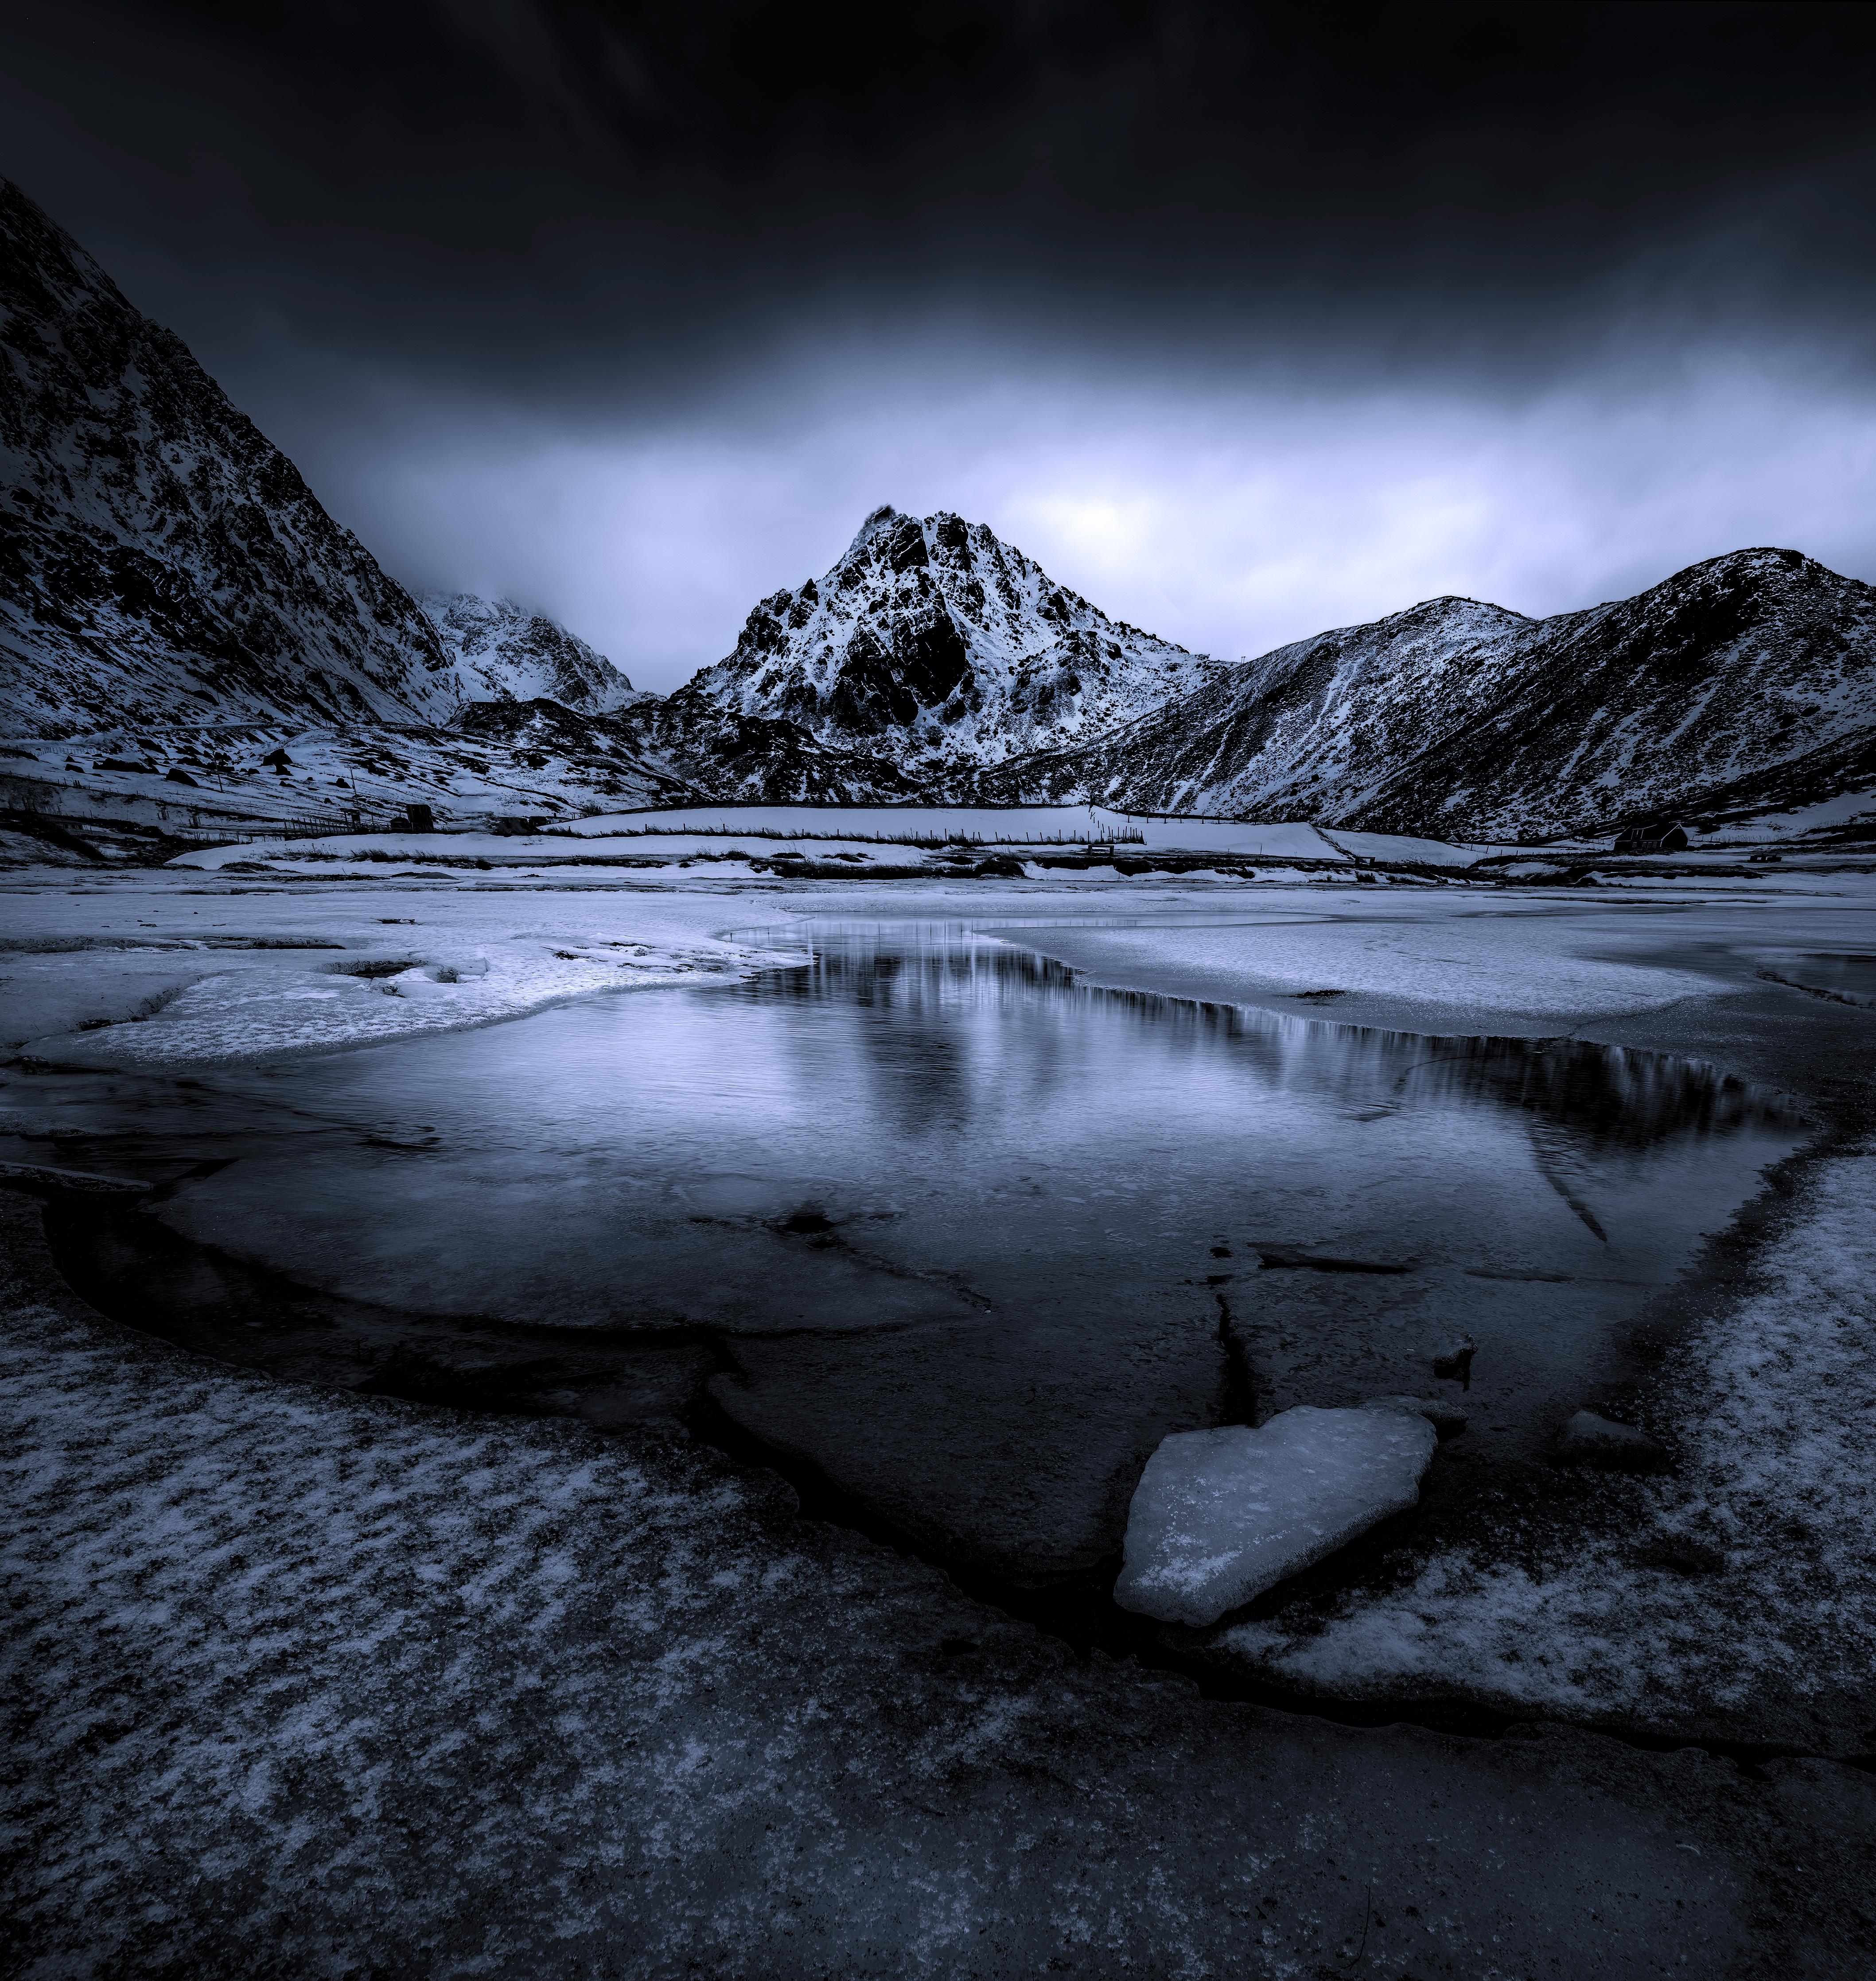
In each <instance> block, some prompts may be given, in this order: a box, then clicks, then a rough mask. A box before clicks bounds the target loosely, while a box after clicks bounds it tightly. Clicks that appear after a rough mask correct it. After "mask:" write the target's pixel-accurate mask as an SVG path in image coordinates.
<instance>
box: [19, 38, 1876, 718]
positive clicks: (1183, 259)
mask: <svg viewBox="0 0 1876 1981" xmlns="http://www.w3.org/2000/svg"><path fill="white" fill-rule="evenodd" d="M0 62H3V64H4V74H3V75H0V133H4V137H3V138H0V146H3V147H4V155H0V170H4V171H6V172H8V174H9V175H11V176H13V177H15V178H17V179H18V181H20V182H21V183H22V185H24V186H25V188H26V190H27V191H28V192H29V193H31V194H32V195H34V196H35V198H38V199H39V200H40V201H42V203H43V204H44V205H45V206H46V207H47V208H48V211H51V212H52V215H53V216H54V217H55V218H57V219H58V220H59V221H62V223H63V224H64V225H66V226H68V228H71V229H72V231H74V232H75V233H76V234H77V235H78V236H79V238H81V239H82V240H83V241H85V243H86V245H88V246H90V247H91V248H92V249H93V250H94V251H95V252H96V253H97V254H98V255H99V256H100V258H101V259H102V260H103V261H105V264H106V265H107V266H108V267H109V268H111V269H112V271H113V272H114V273H115V275H117V276H118V278H119V280H120V281H121V282H122V285H123V286H124V287H125V289H126V290H127V291H128V293H129V294H130V295H132V299H133V300H134V301H136V302H138V304H139V305H141V306H142V307H143V308H145V309H146V310H148V311H149V312H150V313H151V314H152V315H156V316H158V317H159V318H162V319H164V320H165V321H168V322H170V323H172V325H174V326H175V328H177V329H178V331H181V332H182V335H184V336H185V338H187V339H188V341H189V342H190V343H191V344H192V345H193V346H194V347H195V349H196V350H197V351H198V355H201V356H202V358H203V359H204V361H205V362H206V363H207V364H208V365H209V367H210V368H211V369H212V371H215V373H216V374H217V375H218V376H219V377H220V378H222V381H223V382H224V383H225V385H228V388H229V389H230V390H231V391H232V393H233V394H234V395H235V397H236V398H237V399H238V401H240V402H241V403H242V404H243V405H245V406H246V407H247V408H248V410H250V411H252V412H253V413H254V414H255V415H256V417H257V418H258V419H259V420H260V421H261V423H262V425H263V427H264V428H266V430H267V431H268V432H269V433H270V434H272V435H273V437H274V438H276V439H277V440H278V441H280V442H281V443H282V444H283V445H284V446H285V447H286V448H287V449H288V451H289V452H290V453H292V454H293V455H294V456H295V458H296V459H297V460H298V461H299V462H300V464H302V467H303V468H305V470H306V471H307V472H308V474H309V477H310V478H311V479H312V481H313V484H314V485H315V488H318V490H319V491H320V492H321V493H322V495H324V496H325V498H327V499H328V501H329V502H330V503H332V505H333V506H334V508H335V509H336V510H337V511H338V513H339V514H342V516H343V517H344V518H345V520H346V521H348V522H350V523H352V524H353V526H354V527H355V528H358V530H359V531H361V533H362V534H363V535H364V536H365V538H366V539H367V541H368V542H370V543H371V544H372V546H373V548H375V549H376V550H377V551H378V553H379V554H380V555H381V556H382V557H384V558H385V559H386V560H387V561H388V562H389V563H390V564H391V565H392V568H393V569H394V570H395V571H397V572H398V574H399V575H400V576H402V577H405V578H407V579H408V580H409V581H412V582H413V583H416V584H426V583H442V584H462V585H468V586H476V587H481V588H505V589H508V590H511V591H515V592H516V593H518V594H521V595H524V596H526V597H528V598H530V600H531V601H532V602H534V603H536V604H541V605H543V606H545V607H546V608H548V609H550V610H553V611H556V612H558V613H559V614H561V616H564V617H566V618H568V619H569V620H570V621H571V622H572V623H574V624H575V626H576V629H577V630H579V631H582V632H584V633H585V634H587V635H588V637H589V638H594V639H595V640H596V641H597V642H598V644H601V646H602V647H605V648H607V650H608V651H611V652H613V653H614V654H615V655H616V656H617V657H618V658H620V659H621V661H625V662H626V663H627V664H628V665H632V666H634V667H635V668H639V669H641V670H643V671H646V672H647V674H648V678H650V680H651V682H652V683H653V684H655V685H665V684H669V682H671V681H673V680H675V679H676V678H681V676H682V675H683V674H685V673H686V672H688V670H689V668H691V666H694V665H695V664H698V662H699V661H704V660H707V659H710V658H715V656H716V655H717V654H720V653H721V652H722V651H726V649H727V648H728V645H729V644H731V641H733V638H734V635H735V627H736V625H737V624H738V623H739V621H740V620H741V616H742V614H743V613H744V611H746V609H747V608H748V604H749V603H750V602H751V600H752V599H753V598H755V597H757V596H758V595H760V594H762V593H764V592H765V591H768V590H770V589H772V588H774V587H775V585H777V584H782V583H793V582H796V581H798V580H799V579H800V578H801V577H803V576H805V575H806V574H808V572H809V571H814V570H818V569H820V568H824V567H825V564H827V562H828V561H829V560H830V559H831V558H832V557H833V556H834V555H835V554H838V551H839V549H840V548H841V545H842V544H844V543H845V540H846V538H847V537H848V535H849V534H851V529H852V528H853V526H854V524H855V522H857V521H858V517H859V516H860V514H862V513H864V511H865V510H866V509H868V508H871V506H872V505H873V504H874V503H875V502H876V501H880V500H882V499H888V500H891V501H896V502H898V503H900V504H901V505H903V506H906V507H912V508H933V507H937V506H940V505H943V506H948V507H955V508H962V509H965V511H967V512H968V513H972V514H976V515H978V516H981V518H982V519H983V520H985V521H989V522H990V523H991V524H993V526H995V527H997V528H999V529H1000V530H1001V531H1003V532H1004V533H1005V534H1008V535H1011V536H1013V537H1015V538H1016V540H1017V541H1020V542H1021V543H1023V544H1025V548H1028V549H1030V550H1031V551H1033V552H1035V554H1038V555H1040V556H1041V557H1042V558H1043V559H1044V561H1045V563H1048V564H1049V565H1050V567H1051V568H1052V569H1055V570H1056V571H1058V575H1060V576H1061V577H1062V578H1065V579H1066V580H1067V581H1068V582H1070V583H1071V584H1075V585H1077V586H1078V588H1080V589H1081V590H1083V591H1086V592H1087V593H1088V594H1089V595H1091V596H1092V597H1095V598H1098V599H1099V600H1100V601H1101V602H1102V603H1103V604H1106V605H1108V607H1109V608H1110V609H1111V610H1114V611H1117V612H1119V613H1121V614H1125V616H1126V617H1128V618H1132V619H1134V620H1135V621H1138V622H1141V623H1144V624H1151V625H1153V626H1155V628H1158V630H1161V631H1165V632H1166V633H1168V634H1171V635H1172V636H1173V637H1175V638H1183V639H1185V640H1186V641H1188V643H1190V644H1196V645H1200V646H1203V647H1205V648H1210V649H1211V650H1214V651H1221V652H1224V653H1227V654H1235V653H1241V652H1245V651H1259V650H1261V648H1264V647H1265V646H1268V645H1269V644H1274V643H1275V641H1277V640H1278V639H1281V638H1294V637H1298V636H1299V635H1301V634H1305V633H1308V632H1310V631H1315V630H1316V629H1317V628H1319V627H1320V626H1322V625H1325V624H1335V623H1345V622H1346V621H1349V620H1351V619H1353V618H1358V617H1361V616H1365V615H1367V614H1371V613H1374V612H1378V611H1386V610H1389V609H1393V608H1396V607H1399V606H1401V605H1405V604H1408V603H1410V602H1411V601H1412V600H1413V599H1414V598H1417V597H1420V596H1424V595H1426V594H1428V593H1431V592H1434V591H1474V592H1484V593H1487V594H1491V595H1495V596H1498V597H1499V598H1501V599H1502V600H1503V601H1504V602H1505V603H1507V604H1514V605H1516V606H1518V607H1520V608H1522V609H1524V610H1531V611H1550V610H1558V609H1561V608H1564V607H1566V606H1569V605H1573V604H1583V603H1587V602H1590V601H1591V600H1593V599H1594V598H1598V597H1602V596H1608V595H1611V594H1613V593H1614V592H1617V591H1621V590H1623V589H1632V588H1634V587H1635V586H1637V585H1639V584H1642V583H1645V582H1647V581H1649V580H1651V579H1652V578H1655V577H1658V576H1660V575H1662V574H1664V573H1665V571H1668V569H1671V568H1673V567H1674V565H1675V564H1678V563H1684V562H1686V561H1690V560H1691V558H1694V557H1697V556H1701V555H1706V554H1714V553H1716V552H1718V551H1724V550H1726V549H1729V548H1734V547H1735V546H1736V545H1737V544H1738V543H1740V542H1742V541H1768V540H1770V541H1782V542H1793V543H1796V544H1798V547H1799V548H1804V549H1807V550H1808V551H1811V552H1812V553H1813V554H1818V555H1820V556H1822V557H1824V558H1826V560H1827V561H1834V562H1835V563H1837V564H1838V567H1839V568H1850V569H1855V570H1858V571H1864V570H1865V569H1866V568H1867V567H1868V566H1869V565H1870V564H1871V561H1872V556H1871V544H1870V533H1869V531H1868V528H1867V525H1866V524H1865V523H1864V521H1863V520H1862V519H1863V518H1865V517H1867V515H1868V513H1869V508H1870V504H1871V500H1872V499H1876V348H1873V347H1872V338H1871V328H1870V326H1871V323H1872V321H1876V199H1873V198H1872V194H1876V118H1872V115H1871V111H1870V108H1869V105H1870V104H1871V102H1873V101H1876V18H1873V15H1872V10H1871V8H1867V7H1863V6H1855V5H1836V6H1824V7H1813V6H1808V5H1765V6H1759V5H1719V6H1704V5H1696V6H1683V5H1649V6H1642V7H1625V6H1610V5H1601V6H1588V7H1575V6H1570V7H1544V6H1508V5H1491V6H1486V7H1473V6H1468V7H1452V6H1428V5H1421V6H1401V7H1395V8H1390V9H1382V8H1369V7H1361V8H1352V7H1351V8H1339V9H1338V8H1334V7H1328V6H1315V7H1309V8H1302V7H1295V8H1283V9H1275V8H1247V7H1213V6H1206V5H1197V4H1184V3H1183V0H1174V3H1173V4H1163V5H1144V4H1141V5H1125V4H1114V5H1067V4H1057V0H990V3H989V4H982V3H981V0H957V4H952V5H946V6H935V5H934V6H924V7H911V6H895V5H888V4H885V0H875V4H873V5H865V6H860V5H811V4H801V0H796V4H791V5H781V4H755V0H720V4H715V5H711V4H704V5H698V4H691V5H636V6H618V5H605V4H598V0H594V4H584V5H575V4H571V0H542V4H533V5H523V4H517V0H480V4H478V0H437V4H435V5H427V6H426V5H413V4H410V3H409V0H402V4H400V0H391V4H376V5H364V4H358V5H337V4H329V0H328V4H325V5H318V4H302V5H295V6H292V7H264V8H263V7H254V6H252V5H247V4H240V5H188V6H172V7H163V6H155V5H152V6H144V7H140V8H128V7H124V6H115V7H114V6H108V5H102V4H100V3H99V0H67V4H66V5H64V6H62V7H61V8H56V9H54V8H42V9H39V10H36V11H35V12H34V13H33V14H32V15H29V16H28V15H21V16H19V17H16V18H15V20H14V21H13V22H12V23H11V24H10V26H9V35H8V46H7V48H6V52H5V55H4V57H3V58H0Z"/></svg>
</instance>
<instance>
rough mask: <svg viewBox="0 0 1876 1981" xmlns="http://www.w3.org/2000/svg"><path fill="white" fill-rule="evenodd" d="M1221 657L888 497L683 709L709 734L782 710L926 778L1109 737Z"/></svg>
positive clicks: (978, 534) (940, 517)
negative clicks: (887, 504)
mask: <svg viewBox="0 0 1876 1981" xmlns="http://www.w3.org/2000/svg"><path fill="white" fill-rule="evenodd" d="M1211 671H1212V667H1211V663H1210V662H1208V661H1205V659H1203V658H1201V656H1199V655H1198V654H1189V653H1188V652H1187V651H1185V648H1183V647H1175V646H1173V645H1171V644H1169V643H1168V641H1164V640H1158V639H1155V638H1154V637H1153V636H1152V635H1151V634H1149V633H1142V632H1141V631H1139V630H1138V628H1135V627H1132V626H1127V625H1122V624H1118V623H1117V622H1116V621H1113V620H1111V619H1109V618H1108V617H1107V615H1106V614H1105V613H1103V612H1101V611H1098V609H1097V608H1095V607H1094V606H1092V605H1091V604H1088V601H1087V600H1086V599H1085V598H1080V597H1078V596H1077V595H1076V594H1075V593H1073V592H1071V591H1065V590H1064V589H1063V588H1061V586H1059V585H1058V584H1055V583H1053V582H1052V581H1051V579H1050V578H1049V577H1048V574H1047V573H1046V572H1045V571H1043V570H1042V569H1041V568H1040V567H1039V566H1038V565H1037V564H1035V563H1033V562H1032V561H1031V560H1030V559H1029V558H1026V557H1025V556H1024V554H1022V552H1021V551H1018V550H1015V549H1012V548H1011V547H1010V546H1009V545H1008V544H1004V543H1001V542H999V541H998V539H997V538H996V537H995V535H993V534H991V531H989V530H988V529H986V528H985V527H984V525H983V524H981V523H967V522H965V521H964V520H963V518H961V517H958V516H954V515H951V514H948V513H947V512H946V511H939V512H938V514H935V515H932V516H928V517H926V518H924V519H923V520H922V521H921V519H920V518H918V517H916V516H906V515H901V514H900V513H899V512H898V511H897V510H896V509H892V508H881V509H876V510H875V511H874V512H873V514H871V516H869V517H868V518H867V519H866V521H865V524H862V526H861V530H860V533H859V534H858V536H856V537H855V538H854V540H853V542H852V544H851V545H850V546H849V548H848V551H847V553H846V554H845V556H844V557H842V558H841V560H840V561H839V562H838V564H835V567H834V568H833V569H832V570H831V571H828V573H827V574H826V575H825V577H824V578H818V579H815V578H810V579H809V580H808V582H807V583H806V584H803V585H801V587H800V588H798V590H796V591H778V592H777V593H775V594H774V596H773V597H771V598H765V600H763V601H762V603H761V604H760V605H758V607H757V608H756V609H755V611H753V612H751V614H750V615H749V618H748V622H747V623H746V624H745V626H744V628H743V631H742V637H741V639H740V640H739V641H738V642H737V645H736V651H735V653H733V654H731V655H730V657H729V658H728V659H727V660H725V661H720V662H719V663H718V664H717V665H716V666H715V667H713V668H705V670H704V671H702V672H701V673H700V674H698V675H697V676H695V678H694V679H693V680H692V681H691V682H690V683H689V684H688V686H687V687H685V688H681V689H680V690H679V691H678V694H676V695H675V696H673V697H672V698H671V717H672V719H673V720H674V721H678V722H681V723H682V724H683V725H684V726H685V733H686V734H688V736H689V737H691V738H692V739H693V747H709V745H710V742H711V737H712V736H713V734H715V731H716V728H717V726H718V725H719V724H721V721H722V718H724V717H731V718H751V717H754V718H758V719H764V718H766V719H772V720H779V721H784V722H787V723H789V724H795V725H797V726H798V727H799V729H800V730H801V731H802V732H803V733H805V734H806V735H807V736H808V737H811V738H812V739H813V741H815V742H816V743H817V744H821V745H823V746H825V747H828V748H831V749H834V750H838V751H861V752H862V753H864V754H867V755H868V756H871V757H876V758H884V759H886V760H888V761H890V762H891V763H892V764H896V765H897V766H898V767H899V768H900V769H901V771H904V772H905V773H906V774H908V776H909V777H911V778H912V779H913V780H915V781H919V782H925V781H931V780H932V779H934V778H942V777H944V776H945V774H947V773H948V772H951V771H955V770H957V769H958V768H959V767H977V766H981V765H984V764H998V763H1001V762H1002V761H1005V759H1006V758H1008V757H1014V756H1018V755H1020V754H1022V753H1024V752H1025V751H1032V750H1038V749H1059V748H1061V747H1063V746H1064V745H1065V744H1070V743H1072V742H1076V741H1081V740H1082V739H1085V738H1086V737H1091V736H1093V735H1095V734H1099V733H1100V732H1101V731H1105V730H1107V729H1109V728H1111V727H1114V726H1115V724H1118V723H1123V722H1126V721H1130V720H1131V719H1132V718H1133V717H1136V716H1138V715H1141V714H1145V712H1146V711H1148V710H1150V709H1153V708H1157V707H1159V706H1160V705H1161V704H1162V703H1163V702H1165V701H1167V700H1168V698H1171V697H1172V696H1174V695H1175V694H1181V693H1182V692H1184V691H1187V690H1189V689H1191V688H1194V687H1195V686H1196V685H1197V684H1198V683H1200V682H1201V681H1203V680H1204V679H1205V678H1206V677H1207V676H1208V674H1210V673H1211Z"/></svg>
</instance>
